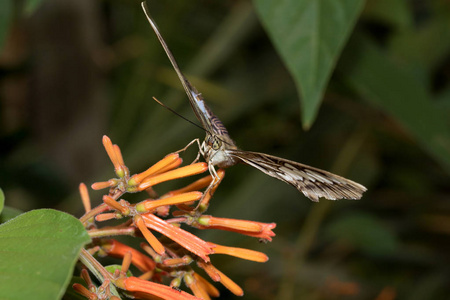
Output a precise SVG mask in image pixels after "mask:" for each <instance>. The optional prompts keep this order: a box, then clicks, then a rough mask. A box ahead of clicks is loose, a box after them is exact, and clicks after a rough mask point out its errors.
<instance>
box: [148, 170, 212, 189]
mask: <svg viewBox="0 0 450 300" xmlns="http://www.w3.org/2000/svg"><path fill="white" fill-rule="evenodd" d="M206 170H208V164H207V163H196V164H192V165H189V166H185V167H181V168H178V169H176V170H172V171H169V172H165V173H162V174H157V175H155V176H150V177H147V178H146V179H144V180H143V181H142V183H141V184H140V185H139V190H141V191H142V190H145V189H147V188H149V187H151V186H154V185H156V184H158V183H161V182H164V181H168V180H173V179H178V178H182V177H187V176H191V175H196V174H200V173H203V172H205V171H206Z"/></svg>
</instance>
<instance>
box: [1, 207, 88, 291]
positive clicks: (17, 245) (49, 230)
mask: <svg viewBox="0 0 450 300" xmlns="http://www.w3.org/2000/svg"><path fill="white" fill-rule="evenodd" d="M89 240H90V238H89V236H88V234H87V232H86V231H85V230H84V227H83V225H82V224H81V223H80V221H79V220H77V219H76V218H74V217H73V216H71V215H68V214H66V213H63V212H59V211H55V210H49V209H41V210H34V211H31V212H28V213H25V214H22V215H20V216H18V217H16V218H14V219H12V220H10V221H8V222H6V223H4V224H2V225H0V248H1V251H0V262H1V263H0V299H9V300H13V299H17V300H22V299H37V300H39V299H42V300H48V299H60V298H61V297H62V295H63V294H64V291H65V289H66V286H67V284H68V283H69V281H70V278H71V276H72V272H73V269H74V265H75V263H76V261H77V258H78V254H79V252H80V249H81V247H82V246H83V245H84V244H86V243H88V242H89Z"/></svg>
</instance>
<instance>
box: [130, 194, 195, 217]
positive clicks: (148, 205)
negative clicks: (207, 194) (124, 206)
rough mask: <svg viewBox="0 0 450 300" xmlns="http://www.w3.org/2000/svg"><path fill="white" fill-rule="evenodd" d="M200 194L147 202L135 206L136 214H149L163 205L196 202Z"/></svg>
mask: <svg viewBox="0 0 450 300" xmlns="http://www.w3.org/2000/svg"><path fill="white" fill-rule="evenodd" d="M202 195H203V194H202V193H201V192H190V193H184V194H179V195H175V196H172V197H167V198H163V199H159V200H147V201H142V202H141V203H138V204H136V210H137V211H138V212H150V211H153V210H154V209H156V208H158V207H160V206H164V205H177V204H181V203H186V202H192V201H197V200H199V199H200V198H201V197H202Z"/></svg>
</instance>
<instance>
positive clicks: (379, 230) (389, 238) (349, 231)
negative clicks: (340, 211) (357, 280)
mask: <svg viewBox="0 0 450 300" xmlns="http://www.w3.org/2000/svg"><path fill="white" fill-rule="evenodd" d="M325 234H326V236H327V237H328V238H330V240H332V241H337V242H340V243H344V244H347V245H348V246H350V247H352V248H355V249H356V250H360V251H362V252H363V253H364V254H368V255H379V256H383V255H384V256H389V255H394V254H396V252H397V251H398V250H399V241H398V239H397V237H396V236H395V235H393V233H392V230H390V229H389V227H387V226H386V225H384V224H382V223H381V222H380V221H379V220H378V218H376V217H374V216H371V215H369V214H361V213H353V214H350V213H349V214H347V215H344V216H340V217H339V219H336V220H335V221H334V222H330V224H328V225H327V227H326V228H325Z"/></svg>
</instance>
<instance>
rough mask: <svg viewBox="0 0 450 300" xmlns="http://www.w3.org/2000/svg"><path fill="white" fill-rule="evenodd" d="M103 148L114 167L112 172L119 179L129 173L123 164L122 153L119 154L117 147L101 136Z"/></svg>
mask: <svg viewBox="0 0 450 300" xmlns="http://www.w3.org/2000/svg"><path fill="white" fill-rule="evenodd" d="M102 141H103V146H104V147H105V149H106V153H108V156H109V159H110V160H111V162H112V163H113V165H114V170H115V172H116V174H117V176H119V177H120V178H122V177H124V176H126V175H127V174H128V173H129V171H128V168H127V167H126V166H125V163H124V161H123V158H122V153H120V149H119V147H118V146H117V145H113V143H112V142H111V139H110V138H109V137H107V136H106V135H104V136H103V140H102Z"/></svg>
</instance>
